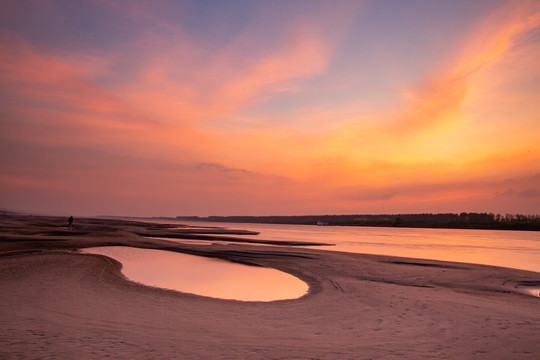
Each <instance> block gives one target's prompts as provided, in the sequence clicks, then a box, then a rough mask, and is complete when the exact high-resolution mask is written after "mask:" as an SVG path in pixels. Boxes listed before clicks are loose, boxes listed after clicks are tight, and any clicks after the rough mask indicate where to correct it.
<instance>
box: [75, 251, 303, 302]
mask: <svg viewBox="0 0 540 360" xmlns="http://www.w3.org/2000/svg"><path fill="white" fill-rule="evenodd" d="M83 252H85V253H90V254H99V255H105V256H108V257H111V258H113V259H115V260H117V261H119V262H120V263H121V264H122V273H123V274H124V275H125V276H126V277H127V278H128V279H129V280H131V281H135V282H138V283H141V284H145V285H150V286H156V287H160V288H165V289H171V290H177V291H181V292H185V293H192V294H197V295H203V296H209V297H214V298H221V299H232V300H242V301H273V300H285V299H296V298H299V297H301V296H302V295H305V294H306V293H307V291H308V285H307V284H306V283H305V282H303V281H302V280H300V279H298V278H296V277H294V276H293V275H290V274H287V273H285V272H282V271H279V270H276V269H271V268H264V267H258V266H248V265H242V264H237V263H233V262H230V261H226V260H221V259H212V258H206V257H202V256H194V255H187V254H181V253H176V252H171V251H164V250H151V249H139V248H132V247H127V246H106V247H94V248H86V249H84V250H83Z"/></svg>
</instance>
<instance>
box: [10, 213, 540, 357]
mask: <svg viewBox="0 0 540 360" xmlns="http://www.w3.org/2000/svg"><path fill="white" fill-rule="evenodd" d="M177 227H178V226H177V225H174V226H172V225H164V224H154V223H144V222H133V221H122V220H100V219H75V222H74V223H73V227H72V228H71V229H70V228H69V227H68V223H67V219H61V218H53V217H33V216H11V215H4V216H2V217H1V218H0V309H1V310H0V311H1V316H0V331H1V333H2V335H1V337H0V358H2V359H101V358H105V357H111V358H115V359H175V358H176V359H490V360H493V359H537V358H538V354H539V353H540V342H539V341H538V339H540V298H538V297H535V296H534V295H535V293H534V292H531V291H529V290H530V289H535V288H536V289H537V288H538V286H539V285H540V274H538V273H534V272H527V271H521V270H514V269H507V268H497V267H491V266H481V265H471V264H462V263H449V262H440V261H433V260H418V259H407V258H396V257H388V256H375V255H362V254H351V253H341V252H334V251H324V250H317V249H307V248H303V247H301V246H300V245H301V244H296V243H285V244H283V245H287V246H275V245H276V244H273V245H274V246H264V244H268V242H265V241H264V239H257V237H256V234H251V235H252V236H251V238H252V239H249V238H248V239H246V237H245V236H244V237H242V239H240V238H235V235H240V234H241V235H249V234H248V233H246V232H235V231H228V230H226V229H218V228H214V229H212V228H206V229H204V228H200V229H193V228H185V229H182V228H177ZM150 237H160V238H171V239H172V238H178V239H199V240H212V243H213V244H212V245H211V246H204V245H197V243H194V244H185V243H178V242H174V241H169V240H163V239H152V238H150ZM233 240H234V243H231V242H232V241H233ZM240 240H242V242H243V243H239V242H240ZM111 245H116V246H132V247H139V248H148V249H161V250H168V251H176V252H181V253H186V254H193V255H200V256H207V257H216V258H221V259H226V260H230V261H236V262H241V263H247V264H253V265H259V266H266V267H272V268H276V269H279V270H282V271H285V272H288V273H290V274H293V275H295V276H297V277H298V278H300V279H302V280H304V281H305V282H306V283H307V284H308V285H309V292H308V293H307V294H306V295H305V296H303V297H301V298H299V299H294V300H282V301H272V302H242V301H234V300H222V299H215V298H207V297H202V296H197V295H193V294H186V293H181V292H177V291H171V290H165V289H159V288H154V287H149V286H144V285H141V284H138V283H134V282H131V281H129V280H127V279H126V278H125V277H124V276H123V275H122V273H121V264H120V263H118V262H117V261H115V260H113V259H110V258H108V257H104V256H100V255H91V254H83V253H79V252H78V251H77V249H80V248H86V247H94V246H111ZM536 295H538V294H536Z"/></svg>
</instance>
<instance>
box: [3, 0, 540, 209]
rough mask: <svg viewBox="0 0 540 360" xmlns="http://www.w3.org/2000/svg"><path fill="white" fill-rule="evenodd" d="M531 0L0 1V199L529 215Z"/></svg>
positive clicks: (535, 154)
mask: <svg viewBox="0 0 540 360" xmlns="http://www.w3.org/2000/svg"><path fill="white" fill-rule="evenodd" d="M539 150H540V1H527V0H519V1H504V0H476V1H469V0H441V1H431V0H408V1H401V0H378V1H361V0H357V1H342V0H337V1H316V0H313V1H311V0H305V1H303V0H299V1H295V0H290V1H285V0H283V1H282V0H276V1H248V0H246V1H239V0H231V1H209V0H198V1H120V0H102V1H98V0H79V1H71V0H65V1H55V0H43V1H38V0H33V1H31V0H17V1H2V2H0V208H2V209H7V210H15V211H25V212H33V213H40V214H59V215H60V214H72V215H77V216H83V215H87V216H92V215H126V216H187V215H199V216H208V215H301V214H383V213H391V214H399V213H425V212H428V213H446V212H458V213H459V212H462V211H465V212H493V213H501V214H506V213H521V214H540V153H539Z"/></svg>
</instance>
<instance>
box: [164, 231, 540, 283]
mask: <svg viewBox="0 0 540 360" xmlns="http://www.w3.org/2000/svg"><path fill="white" fill-rule="evenodd" d="M169 223H170V222H169ZM180 223H181V224H186V225H192V226H215V227H226V228H229V229H243V230H252V231H258V232H260V235H257V236H246V237H253V238H257V239H265V240H282V241H286V240H295V241H309V242H312V241H317V242H324V243H332V244H335V246H328V247H327V246H324V247H318V248H320V249H325V250H334V251H346V252H354V253H365V254H379V255H394V256H403V257H411V258H420V259H433V260H444V261H457V262H466V263H475V264H484V265H495V266H503V267H510V268H516V269H523V270H530V271H535V272H538V273H540V232H539V231H506V230H464V229H411V228H383V227H353V226H311V225H277V224H251V223H210V222H180Z"/></svg>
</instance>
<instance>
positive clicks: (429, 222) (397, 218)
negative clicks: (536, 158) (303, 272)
mask: <svg viewBox="0 0 540 360" xmlns="http://www.w3.org/2000/svg"><path fill="white" fill-rule="evenodd" d="M176 219H177V220H184V221H211V222H240V223H265V224H296V225H317V224H325V225H334V226H383V227H412V228H449V229H498V230H537V231H538V230H540V215H521V214H506V215H501V214H492V213H467V212H462V213H460V214H453V213H446V214H387V215H298V216H208V217H198V216H177V217H176Z"/></svg>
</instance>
